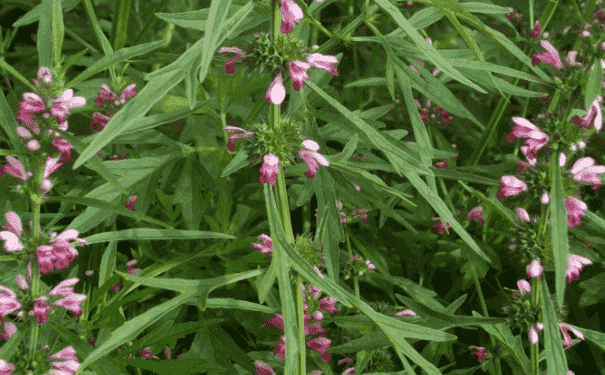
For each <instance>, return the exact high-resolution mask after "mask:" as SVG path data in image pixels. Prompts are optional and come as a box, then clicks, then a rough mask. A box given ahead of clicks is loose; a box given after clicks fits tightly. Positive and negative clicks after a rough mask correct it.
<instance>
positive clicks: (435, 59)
mask: <svg viewBox="0 0 605 375" xmlns="http://www.w3.org/2000/svg"><path fill="white" fill-rule="evenodd" d="M375 2H376V4H378V5H379V6H380V7H381V8H382V9H383V10H384V11H385V12H386V13H388V14H389V15H390V16H391V18H393V20H394V21H395V22H396V23H397V25H399V27H400V28H401V29H403V31H404V32H405V33H407V34H408V36H409V37H410V38H411V39H412V41H413V42H414V43H415V44H416V45H417V46H418V47H419V48H421V50H422V53H423V54H424V55H425V56H426V57H427V58H428V59H429V60H430V61H431V62H432V63H433V64H434V65H435V66H437V67H438V68H439V69H440V70H441V71H442V72H443V73H445V74H447V75H449V76H451V77H452V78H454V79H455V80H457V81H458V82H461V83H463V84H465V85H467V86H469V87H472V88H474V89H475V90H477V91H479V92H480V93H484V94H485V93H486V92H485V90H483V89H482V88H481V87H479V86H477V85H476V84H474V83H473V82H471V81H470V80H468V79H467V78H465V77H464V76H463V75H462V74H460V72H458V71H457V70H456V69H454V67H452V66H451V65H450V63H449V62H447V60H445V59H444V58H443V57H442V56H441V55H440V54H439V52H437V50H436V49H435V47H433V46H431V45H430V44H428V43H427V42H426V41H425V40H424V38H423V37H422V36H421V35H420V34H419V33H418V31H416V29H415V28H414V27H413V26H412V25H411V24H410V22H409V21H408V20H407V19H406V18H405V17H404V16H403V15H402V14H401V12H400V11H399V9H397V7H396V6H395V5H393V4H392V3H390V2H389V1H388V0H375Z"/></svg>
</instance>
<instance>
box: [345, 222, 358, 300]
mask: <svg viewBox="0 0 605 375" xmlns="http://www.w3.org/2000/svg"><path fill="white" fill-rule="evenodd" d="M345 240H346V241H347V251H348V252H349V259H351V258H353V250H352V249H351V240H350V239H349V233H345ZM353 287H354V288H355V297H357V298H358V299H361V297H360V294H359V277H358V276H357V274H354V275H353Z"/></svg>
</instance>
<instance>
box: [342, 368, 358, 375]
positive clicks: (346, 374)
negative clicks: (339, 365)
mask: <svg viewBox="0 0 605 375" xmlns="http://www.w3.org/2000/svg"><path fill="white" fill-rule="evenodd" d="M354 373H355V367H349V368H347V369H346V370H344V371H343V372H342V375H351V374H354Z"/></svg>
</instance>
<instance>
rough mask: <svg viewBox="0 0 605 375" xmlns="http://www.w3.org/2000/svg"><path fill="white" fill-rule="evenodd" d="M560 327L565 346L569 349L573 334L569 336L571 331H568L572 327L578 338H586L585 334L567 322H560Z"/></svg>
mask: <svg viewBox="0 0 605 375" xmlns="http://www.w3.org/2000/svg"><path fill="white" fill-rule="evenodd" d="M559 329H560V330H561V333H563V348H566V349H567V348H568V347H569V346H570V345H571V344H572V342H571V336H569V332H567V330H568V329H570V330H571V331H572V332H573V333H574V335H575V336H576V337H577V338H579V339H580V340H584V334H582V332H580V331H578V330H577V329H575V328H574V327H572V326H570V325H569V324H567V323H559Z"/></svg>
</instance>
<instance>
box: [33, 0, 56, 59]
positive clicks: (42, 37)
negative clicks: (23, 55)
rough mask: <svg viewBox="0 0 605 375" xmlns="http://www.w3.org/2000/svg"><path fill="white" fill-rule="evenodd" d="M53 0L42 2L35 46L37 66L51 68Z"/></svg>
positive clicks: (43, 0)
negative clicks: (36, 49)
mask: <svg viewBox="0 0 605 375" xmlns="http://www.w3.org/2000/svg"><path fill="white" fill-rule="evenodd" d="M54 1H55V0H42V7H43V8H42V13H41V15H40V22H39V23H38V36H37V38H36V46H37V48H38V66H46V67H49V68H50V67H52V66H53V33H52V31H53V30H52V16H53V2H54Z"/></svg>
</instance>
